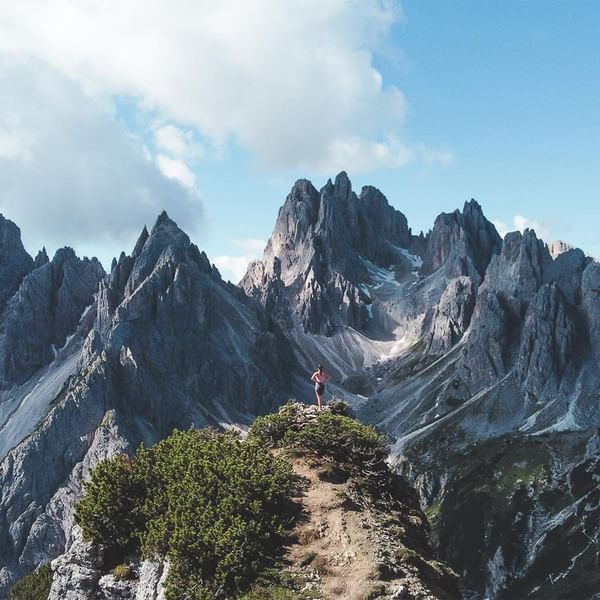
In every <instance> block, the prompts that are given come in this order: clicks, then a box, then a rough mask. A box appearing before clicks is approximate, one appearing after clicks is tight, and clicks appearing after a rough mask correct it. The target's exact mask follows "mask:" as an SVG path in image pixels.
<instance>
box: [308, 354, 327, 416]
mask: <svg viewBox="0 0 600 600" xmlns="http://www.w3.org/2000/svg"><path fill="white" fill-rule="evenodd" d="M330 379H331V376H330V375H329V374H328V373H325V371H324V370H323V365H319V366H318V367H317V370H316V371H315V372H314V373H313V374H312V377H311V378H310V380H311V381H314V382H315V394H316V395H317V402H318V404H319V410H321V409H322V408H323V403H322V400H323V394H324V393H325V383H327V382H328V381H329V380H330Z"/></svg>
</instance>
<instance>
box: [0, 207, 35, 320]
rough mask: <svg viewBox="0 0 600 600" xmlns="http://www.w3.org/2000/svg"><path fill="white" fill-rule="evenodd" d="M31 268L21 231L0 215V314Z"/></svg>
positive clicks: (31, 263)
mask: <svg viewBox="0 0 600 600" xmlns="http://www.w3.org/2000/svg"><path fill="white" fill-rule="evenodd" d="M32 268H33V260H32V258H31V256H29V254H28V253H27V252H26V251H25V248H24V247H23V242H22V241H21V230H20V229H19V228H18V227H17V226H16V225H15V224H14V223H13V222H12V221H10V220H9V219H6V218H4V216H2V215H0V313H1V312H2V310H3V309H4V305H5V304H6V301H7V300H8V299H9V298H10V297H11V296H12V295H13V294H14V293H15V292H16V291H17V289H18V287H19V284H20V283H21V280H22V279H23V277H24V276H25V275H26V274H27V273H29V271H31V269H32Z"/></svg>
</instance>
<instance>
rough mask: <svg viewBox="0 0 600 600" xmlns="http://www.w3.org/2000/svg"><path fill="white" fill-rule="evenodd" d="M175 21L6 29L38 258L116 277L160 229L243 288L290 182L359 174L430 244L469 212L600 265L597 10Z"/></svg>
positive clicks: (2, 116)
mask: <svg viewBox="0 0 600 600" xmlns="http://www.w3.org/2000/svg"><path fill="white" fill-rule="evenodd" d="M175 4H181V6H178V7H175V6H174V4H173V3H166V2H161V1H159V0H152V1H148V2H146V3H142V2H140V1H139V0H132V1H128V2H123V3H118V4H111V3H100V2H99V3H95V2H87V3H83V4H81V5H78V4H77V3H71V2H67V1H66V0H57V2H56V3H54V4H53V7H52V12H51V13H46V12H45V11H46V10H49V9H47V8H46V5H45V4H44V3H40V2H37V1H35V0H24V1H23V2H22V3H18V4H17V5H16V6H11V5H4V6H3V7H0V85H2V87H3V89H10V90H11V93H10V94H3V95H2V97H1V98H0V210H1V211H2V212H3V213H4V214H5V215H6V216H7V217H9V218H12V219H13V220H15V221H16V222H17V224H19V225H20V227H21V229H22V231H23V235H24V239H25V241H26V243H27V246H28V249H30V251H32V252H33V251H35V249H36V248H37V246H39V245H41V244H46V245H47V246H48V247H49V248H50V249H51V250H53V249H55V248H56V247H57V246H58V245H59V244H69V245H72V246H74V247H75V248H76V250H78V251H79V252H81V253H87V254H98V255H100V256H101V258H102V259H103V262H106V261H107V260H108V257H110V256H112V255H114V254H117V253H118V252H119V251H120V250H121V249H125V250H127V251H130V249H131V247H132V244H133V242H134V239H135V236H136V234H137V232H138V231H139V229H141V227H142V225H143V224H144V223H148V224H151V223H152V220H153V219H154V218H155V215H156V214H158V212H159V211H160V209H162V208H163V207H164V208H166V209H167V211H168V212H169V213H170V214H172V215H173V217H174V218H175V219H176V220H178V221H179V222H180V225H181V226H182V227H183V228H184V229H185V230H186V231H188V232H189V233H190V236H191V237H192V238H193V240H194V241H195V242H196V243H197V244H198V245H199V246H200V247H201V248H202V249H204V250H205V251H206V252H207V253H208V255H209V257H210V258H211V259H212V260H215V261H217V263H218V264H219V265H220V266H221V269H222V271H223V274H224V275H225V276H226V277H230V278H232V279H234V280H235V279H236V278H237V276H238V275H239V273H240V271H241V270H242V269H243V265H244V262H245V261H247V260H248V259H249V258H250V257H252V256H258V255H260V253H261V247H262V244H263V243H264V241H265V240H266V239H267V238H268V236H269V235H270V233H271V229H272V227H273V224H274V221H275V218H276V215H277V210H278V208H279V206H280V205H281V203H282V202H283V200H284V199H285V196H286V195H287V193H288V192H289V189H290V187H291V185H292V184H293V182H294V181H295V180H296V179H297V178H299V177H308V178H309V179H311V180H312V181H313V183H314V184H315V185H316V186H317V187H320V186H322V185H323V184H324V183H325V181H326V180H327V177H329V176H332V177H333V176H334V175H335V174H336V172H337V171H338V170H339V169H341V168H344V169H346V170H347V171H348V173H349V175H350V178H351V180H352V182H353V187H354V188H355V189H356V190H357V191H358V190H360V187H361V186H362V185H364V184H372V185H375V186H377V187H379V188H380V189H381V190H382V191H383V192H384V193H385V194H386V196H387V197H388V199H389V201H390V202H391V203H392V204H393V205H394V206H395V207H397V208H398V209H400V210H402V211H403V212H404V213H405V214H406V215H407V217H408V220H409V224H410V225H411V226H412V227H413V229H414V230H415V231H419V230H421V229H424V230H427V229H428V228H430V227H431V225H432V223H433V220H434V218H435V216H436V215H437V214H438V213H439V212H441V211H451V210H453V209H455V208H457V207H462V204H463V203H464V201H465V200H468V199H469V198H472V197H473V198H476V199H477V200H478V201H479V202H480V203H481V204H482V205H483V207H484V211H485V213H486V215H487V216H488V218H490V219H492V220H495V221H497V222H498V223H499V227H500V228H502V229H504V228H506V229H508V230H512V229H515V228H517V227H524V226H527V225H532V226H534V227H535V228H536V229H537V230H538V232H539V233H540V235H541V236H542V237H544V239H546V240H548V241H550V240H554V239H564V240H566V241H569V242H571V243H574V244H576V245H579V246H581V247H582V248H583V249H584V250H586V252H588V253H589V254H590V255H593V256H600V230H599V228H598V225H599V224H600V218H599V217H600V209H599V208H598V207H599V206H600V198H599V195H600V192H599V190H600V164H599V163H600V116H599V111H598V107H599V106H600V102H599V101H600V41H599V38H600V36H598V34H597V30H598V26H599V25H600V3H597V2H583V1H577V2H574V1H565V2H541V1H540V2H533V1H532V2H524V1H522V2H509V1H502V2H499V1H497V2H492V1H483V0H482V1H479V2H476V1H470V2H429V1H426V0H419V1H417V0H413V1H406V2H404V3H402V4H399V3H395V2H387V1H383V0H382V1H381V2H378V1H373V2H359V1H357V0H348V1H344V0H329V1H325V2H316V1H315V2H311V1H306V2H299V1H298V0H286V2H275V1H274V0H257V2H256V3H247V2H241V0H232V1H231V2H228V3H220V5H219V8H215V3H213V2H210V1H209V0H206V1H204V2H195V3H189V2H186V1H185V0H177V1H176V2H175ZM223 7H225V8H223ZM142 11H143V12H142ZM140 15H141V16H140ZM136 16H137V18H133V17H136ZM3 22H4V25H2V23H3Z"/></svg>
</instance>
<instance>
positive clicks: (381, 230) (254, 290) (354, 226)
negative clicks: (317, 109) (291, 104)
mask: <svg viewBox="0 0 600 600" xmlns="http://www.w3.org/2000/svg"><path fill="white" fill-rule="evenodd" d="M412 240H413V236H412V235H411V231H410V229H409V228H408V225H407V223H406V218H405V217H404V215H403V214H402V213H400V212H398V211H397V210H395V209H394V208H392V207H391V206H390V205H389V204H388V202H387V200H386V199H385V197H384V196H383V194H382V193H381V192H380V191H379V190H377V189H376V188H373V187H364V188H363V189H362V191H361V193H360V195H359V196H357V195H356V194H355V193H354V192H353V191H352V186H351V184H350V180H349V179H348V176H347V175H346V173H344V172H342V173H340V174H339V175H338V176H337V177H336V178H335V183H332V182H331V180H329V181H328V182H327V184H326V185H325V186H324V187H323V188H322V189H321V191H320V192H318V191H317V190H316V189H315V188H314V187H313V185H312V184H311V183H310V182H309V181H306V180H300V181H298V182H296V184H295V185H294V187H293V188H292V191H291V192H290V194H289V196H288V197H287V199H286V201H285V204H284V205H283V207H282V208H281V210H280V211H279V215H278V217H277V222H276V224H275V229H274V231H273V235H272V237H271V239H270V240H269V242H268V244H267V248H266V250H265V254H264V257H263V260H262V261H260V262H258V261H257V262H255V263H253V264H252V265H251V267H250V269H249V270H248V273H247V274H246V275H245V277H244V278H243V280H242V282H241V284H240V285H241V286H242V288H243V289H244V290H245V291H246V292H247V293H248V294H249V295H251V296H254V297H256V298H258V299H259V300H260V302H261V303H262V304H263V305H264V306H266V307H268V308H269V310H270V311H271V313H272V314H273V315H274V316H276V317H278V318H279V321H280V323H281V324H282V325H283V326H284V327H285V328H287V329H290V328H291V327H293V326H294V325H297V326H299V327H302V328H303V329H304V331H307V332H310V333H321V334H325V335H331V334H333V333H334V331H335V330H336V328H337V327H340V326H344V325H348V326H351V327H354V328H355V329H359V330H364V329H366V328H367V326H368V320H369V306H370V304H371V299H370V297H369V295H368V293H365V291H364V288H361V283H363V282H365V281H367V280H368V279H369V265H370V264H371V265H375V266H376V265H383V266H385V267H388V266H389V265H391V264H395V263H399V262H400V258H399V256H400V254H401V251H399V250H398V248H401V249H406V248H408V247H409V246H410V245H411V243H412Z"/></svg>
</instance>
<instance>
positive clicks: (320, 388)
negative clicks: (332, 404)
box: [315, 381, 325, 396]
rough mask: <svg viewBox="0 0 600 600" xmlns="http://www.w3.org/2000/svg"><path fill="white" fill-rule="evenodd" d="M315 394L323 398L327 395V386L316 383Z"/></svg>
mask: <svg viewBox="0 0 600 600" xmlns="http://www.w3.org/2000/svg"><path fill="white" fill-rule="evenodd" d="M315 392H317V394H318V395H319V396H322V395H323V394H324V393H325V384H324V383H319V382H318V381H317V383H315Z"/></svg>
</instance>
